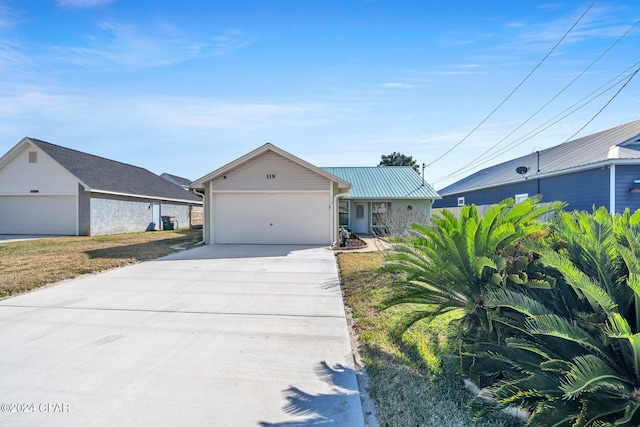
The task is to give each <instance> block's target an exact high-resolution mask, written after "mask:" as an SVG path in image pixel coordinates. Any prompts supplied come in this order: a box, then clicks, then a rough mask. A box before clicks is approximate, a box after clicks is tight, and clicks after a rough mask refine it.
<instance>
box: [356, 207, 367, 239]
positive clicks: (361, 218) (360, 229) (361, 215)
mask: <svg viewBox="0 0 640 427" xmlns="http://www.w3.org/2000/svg"><path fill="white" fill-rule="evenodd" d="M354 207H355V210H356V215H355V219H354V220H353V232H354V233H360V234H367V233H369V215H367V204H366V203H356V204H355V205H354Z"/></svg>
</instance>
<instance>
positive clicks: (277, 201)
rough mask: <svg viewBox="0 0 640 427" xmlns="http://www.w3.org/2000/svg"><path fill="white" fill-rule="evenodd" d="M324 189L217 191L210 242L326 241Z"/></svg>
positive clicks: (328, 229) (327, 222)
mask: <svg viewBox="0 0 640 427" xmlns="http://www.w3.org/2000/svg"><path fill="white" fill-rule="evenodd" d="M329 199H330V196H329V194H327V193H273V194H271V193H270V194H265V193H242V194H233V193H217V194H215V195H214V209H213V211H214V227H213V231H214V236H213V240H214V243H244V244H256V243H257V244H314V245H315V244H318V245H325V244H329V243H330V240H331V225H330V222H331V211H330V209H329V207H330V200H329Z"/></svg>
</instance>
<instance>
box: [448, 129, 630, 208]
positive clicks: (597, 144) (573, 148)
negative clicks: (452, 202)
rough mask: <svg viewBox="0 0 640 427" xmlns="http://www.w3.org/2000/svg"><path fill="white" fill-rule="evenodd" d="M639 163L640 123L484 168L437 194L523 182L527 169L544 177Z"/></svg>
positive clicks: (539, 176) (531, 175)
mask: <svg viewBox="0 0 640 427" xmlns="http://www.w3.org/2000/svg"><path fill="white" fill-rule="evenodd" d="M638 162H640V120H636V121H633V122H630V123H626V124H623V125H620V126H616V127H614V128H611V129H607V130H604V131H601V132H598V133H594V134H592V135H588V136H585V137H582V138H578V139H574V140H572V141H568V142H565V143H563V144H560V145H556V146H554V147H551V148H547V149H545V150H541V151H539V152H533V153H531V154H528V155H526V156H522V157H518V158H516V159H513V160H509V161H506V162H504V163H500V164H498V165H495V166H491V167H488V168H486V169H482V170H480V171H478V172H475V173H474V174H472V175H469V176H468V177H466V178H463V179H461V180H460V181H457V182H455V183H453V184H451V185H449V186H447V187H445V188H443V189H441V190H439V191H438V192H439V193H440V194H441V195H443V196H444V195H449V194H456V193H461V192H465V191H472V190H479V189H482V188H488V187H495V186H498V185H503V184H509V183H513V182H518V181H522V179H523V175H520V174H518V173H517V172H516V168H519V167H520V166H524V167H526V168H529V169H528V172H527V173H526V174H524V177H526V178H542V177H545V176H554V175H561V174H565V173H569V172H572V171H577V170H582V169H591V168H595V167H601V166H604V165H607V164H623V163H638Z"/></svg>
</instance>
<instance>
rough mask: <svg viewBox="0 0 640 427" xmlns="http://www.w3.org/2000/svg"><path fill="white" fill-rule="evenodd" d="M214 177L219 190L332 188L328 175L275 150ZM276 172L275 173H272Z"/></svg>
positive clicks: (215, 190)
mask: <svg viewBox="0 0 640 427" xmlns="http://www.w3.org/2000/svg"><path fill="white" fill-rule="evenodd" d="M224 176H226V179H225V178H224V177H219V178H216V179H215V180H214V181H213V192H218V191H314V190H321V191H329V190H330V184H329V180H328V179H327V178H324V177H322V176H320V175H318V174H316V173H314V172H312V171H310V170H309V169H307V168H304V167H302V166H300V165H298V164H297V163H294V162H292V161H290V160H288V159H286V158H284V157H282V156H280V155H278V154H275V153H273V152H271V151H268V152H266V153H265V154H263V155H261V156H258V157H256V158H255V159H252V160H250V161H249V162H247V163H245V164H243V165H241V166H239V167H237V168H236V169H233V170H231V171H229V172H228V173H227V174H225V175H224ZM270 176H275V177H270Z"/></svg>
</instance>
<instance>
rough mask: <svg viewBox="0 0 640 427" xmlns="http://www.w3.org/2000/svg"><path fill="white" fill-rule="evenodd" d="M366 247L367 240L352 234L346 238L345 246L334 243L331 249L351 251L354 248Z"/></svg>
mask: <svg viewBox="0 0 640 427" xmlns="http://www.w3.org/2000/svg"><path fill="white" fill-rule="evenodd" d="M366 247H367V242H365V241H364V240H362V239H361V238H359V237H358V236H356V235H355V234H352V235H351V237H349V239H347V246H340V245H336V246H335V247H334V248H333V249H334V250H337V251H352V250H354V249H362V248H366Z"/></svg>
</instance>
